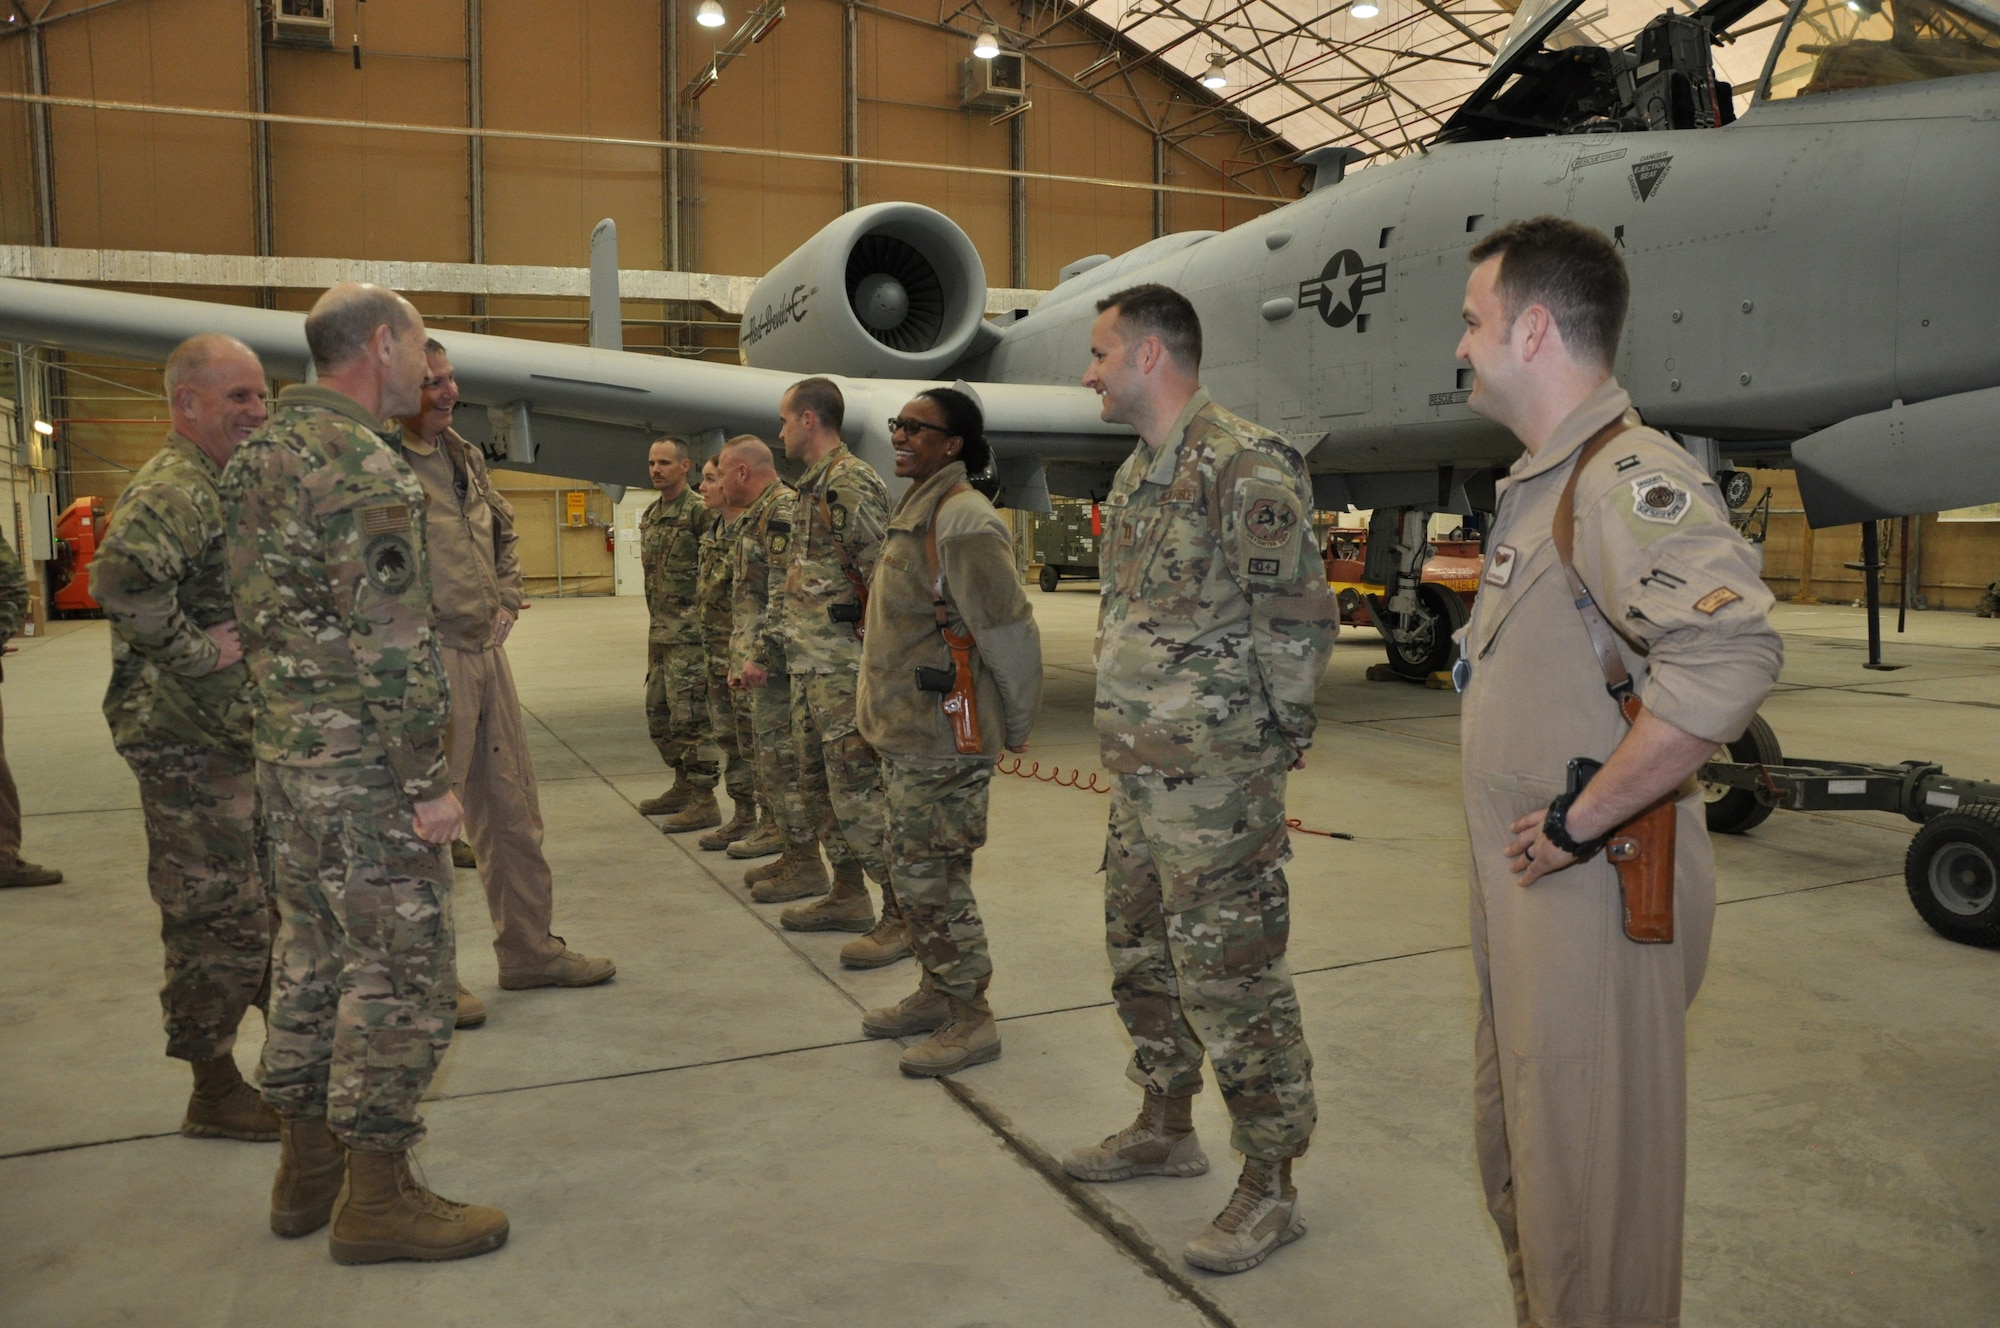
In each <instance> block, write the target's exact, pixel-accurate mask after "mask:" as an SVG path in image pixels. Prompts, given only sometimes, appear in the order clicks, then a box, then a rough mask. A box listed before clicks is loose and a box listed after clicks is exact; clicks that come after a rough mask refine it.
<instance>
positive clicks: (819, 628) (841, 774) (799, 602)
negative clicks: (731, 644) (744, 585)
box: [784, 445, 893, 901]
mask: <svg viewBox="0 0 2000 1328" xmlns="http://www.w3.org/2000/svg"><path fill="white" fill-rule="evenodd" d="M822 504H824V507H822ZM888 519H889V490H888V489H887V487H885V486H884V485H883V483H882V477H881V476H880V475H877V474H876V473H875V468H874V467H873V466H870V465H869V464H868V463H867V462H865V461H863V460H861V458H859V457H857V456H855V455H854V454H853V453H852V452H850V451H848V450H847V448H846V446H845V445H842V446H839V447H836V448H834V449H833V451H832V452H830V453H828V454H827V455H826V456H824V457H822V458H820V460H819V462H818V463H817V464H816V465H814V466H812V467H811V468H810V469H808V470H807V471H806V473H805V474H804V475H803V476H801V477H800V479H799V493H798V502H797V507H796V509H795V516H794V525H795V527H796V529H795V534H794V538H793V540H792V549H791V557H790V559H789V561H788V562H787V564H786V566H785V606H784V623H785V650H786V653H787V656H788V658H789V659H790V662H791V670H792V741H793V742H794V743H796V744H797V746H798V749H799V776H800V791H801V795H802V797H803V798H804V800H805V806H806V812H807V815H809V816H811V817H812V818H813V820H814V822H815V824H816V828H817V830H818V834H819V840H820V843H822V844H824V845H825V846H826V856H827V860H828V861H829V862H831V863H832V864H833V865H834V867H835V869H836V870H838V869H841V868H844V867H851V866H853V865H855V864H859V866H860V867H861V868H862V870H864V871H866V872H867V873H868V875H870V876H872V877H874V878H875V880H876V881H878V882H880V883H881V884H882V887H883V892H884V894H885V895H891V891H890V886H889V865H888V860H887V857H886V854H885V848H886V844H887V840H888V822H887V818H886V816H885V814H884V810H883V801H882V769H881V765H880V764H879V763H878V762H877V760H876V758H875V752H874V749H873V748H871V747H869V745H868V743H867V742H866V741H865V740H864V739H863V738H862V737H861V735H860V734H859V733H858V732H856V730H855V726H854V702H855V689H856V687H857V685H858V675H859V672H860V667H861V639H860V637H859V635H858V634H857V633H856V631H855V624H852V623H836V622H834V621H832V620H831V619H830V618H828V617H827V607H828V606H829V605H833V604H848V605H853V604H856V603H857V597H856V595H855V593H854V587H853V585H852V584H851V583H850V582H849V581H848V579H847V573H846V570H845V569H844V568H843V566H842V564H841V560H840V556H839V554H838V553H837V552H836V551H835V548H834V546H835V544H836V543H837V544H839V546H840V547H841V548H842V549H845V550H846V552H847V558H848V561H849V563H851V564H852V566H853V568H854V572H855V574H856V575H857V576H859V577H860V578H861V580H862V583H863V584H864V585H865V584H867V582H868V579H869V578H870V577H871V576H873V575H874V573H875V559H876V556H877V555H878V554H879V553H880V552H881V550H882V537H883V535H884V533H885V531H886V529H887V526H888ZM892 901H893V897H892Z"/></svg>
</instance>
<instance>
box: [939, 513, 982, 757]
mask: <svg viewBox="0 0 2000 1328" xmlns="http://www.w3.org/2000/svg"><path fill="white" fill-rule="evenodd" d="M971 487H972V486H971V485H969V484H967V483H966V482H965V481H964V480H960V481H958V482H957V483H956V484H954V485H952V486H951V487H950V488H949V489H946V490H945V491H944V497H942V498H940V499H938V500H937V506H936V507H933V508H932V509H931V519H930V522H929V523H928V524H927V525H926V526H925V527H924V559H925V561H927V562H928V563H929V564H930V569H931V612H932V613H935V614H936V615H937V629H938V635H939V636H941V637H943V638H944V644H945V649H947V650H949V651H950V652H951V675H952V684H951V691H949V692H947V693H946V694H945V696H944V699H943V700H942V701H941V702H939V704H940V705H941V706H942V707H943V708H944V714H945V719H946V720H947V721H948V722H949V723H950V724H951V736H952V741H953V743H954V744H955V745H956V746H957V748H958V750H959V752H960V753H961V754H962V755H965V756H977V755H979V753H980V752H981V751H983V750H984V746H983V744H982V742H981V740H980V736H979V693H978V691H977V690H976V689H975V688H974V687H973V684H972V647H973V644H974V642H973V639H972V633H971V632H954V631H952V630H951V611H950V610H949V608H947V607H946V605H947V601H946V599H945V595H944V563H943V562H942V561H941V560H940V559H939V558H938V544H937V528H938V518H939V517H940V516H942V515H943V514H944V505H945V504H946V503H948V502H950V501H951V500H952V499H953V498H956V497H957V496H958V495H959V494H961V493H964V492H966V491H967V490H969V489H970V488H971Z"/></svg>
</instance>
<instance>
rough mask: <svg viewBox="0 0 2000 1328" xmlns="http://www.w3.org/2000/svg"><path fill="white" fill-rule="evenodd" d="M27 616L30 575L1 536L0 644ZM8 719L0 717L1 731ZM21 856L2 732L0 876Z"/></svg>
mask: <svg viewBox="0 0 2000 1328" xmlns="http://www.w3.org/2000/svg"><path fill="white" fill-rule="evenodd" d="M27 616H28V575H27V573H26V572H25V571H23V570H22V568H21V560H20V559H19V558H17V557H15V556H14V548H13V546H12V545H10V544H9V543H7V540H6V537H5V536H0V644H4V643H5V642H6V641H7V639H8V638H9V637H11V636H13V635H14V633H16V632H18V631H20V630H21V620H22V619H23V618H26V617H27ZM5 722H6V721H5V719H4V718H3V717H0V735H4V732H5V729H4V724H5ZM20 860H21V794H20V792H19V790H17V789H16V788H15V787H14V773H13V771H11V770H9V769H8V768H7V750H6V746H5V742H4V736H0V876H5V875H6V874H7V873H9V872H11V871H13V870H14V864H15V863H17V862H19V861H20Z"/></svg>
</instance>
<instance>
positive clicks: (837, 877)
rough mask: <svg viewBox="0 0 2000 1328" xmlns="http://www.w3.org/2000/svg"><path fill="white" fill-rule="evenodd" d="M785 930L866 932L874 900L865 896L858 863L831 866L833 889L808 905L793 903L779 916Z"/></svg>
mask: <svg viewBox="0 0 2000 1328" xmlns="http://www.w3.org/2000/svg"><path fill="white" fill-rule="evenodd" d="M778 923H779V925H780V926H782V927H783V928H784V929H785V930H786V931H867V930H869V929H870V928H872V927H873V926H874V925H875V901H874V900H872V899H870V898H869V897H868V881H867V878H865V877H864V876H862V874H861V864H859V863H856V862H850V863H848V864H846V865H845V866H842V867H837V868H835V869H834V873H833V889H831V890H830V891H828V892H827V895H826V898H824V899H816V900H814V901H813V902H812V903H810V904H794V905H792V906H791V907H790V908H788V909H786V910H785V911H784V912H783V913H780V914H779V915H778Z"/></svg>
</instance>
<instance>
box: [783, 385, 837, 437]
mask: <svg viewBox="0 0 2000 1328" xmlns="http://www.w3.org/2000/svg"><path fill="white" fill-rule="evenodd" d="M785 396H786V397H788V398H789V399H790V400H791V403H792V409H793V410H796V411H808V410H809V411H811V412H812V413H813V414H814V415H816V416H818V417H819V422H820V423H821V424H824V425H825V426H826V427H827V428H829V429H831V430H833V431H834V432H835V433H839V432H840V426H841V425H842V424H844V423H846V422H847V398H846V397H844V396H842V395H841V394H840V385H839V384H838V383H836V382H834V381H833V380H832V379H831V378H801V379H800V380H799V381H798V382H796V383H793V384H792V385H791V387H789V388H788V389H786V391H785Z"/></svg>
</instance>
